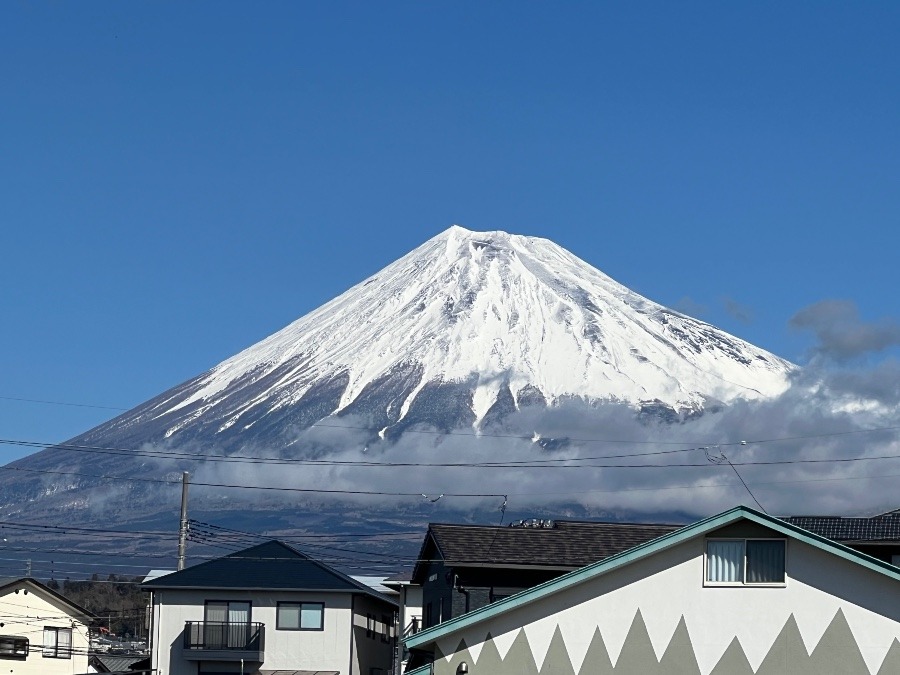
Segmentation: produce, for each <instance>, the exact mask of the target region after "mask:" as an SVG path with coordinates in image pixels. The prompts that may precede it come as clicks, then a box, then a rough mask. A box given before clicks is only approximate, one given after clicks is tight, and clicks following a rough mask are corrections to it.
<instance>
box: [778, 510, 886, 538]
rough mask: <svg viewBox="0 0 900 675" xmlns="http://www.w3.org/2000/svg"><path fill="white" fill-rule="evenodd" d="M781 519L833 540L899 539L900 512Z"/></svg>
mask: <svg viewBox="0 0 900 675" xmlns="http://www.w3.org/2000/svg"><path fill="white" fill-rule="evenodd" d="M782 520H784V521H785V522H788V523H791V524H792V525H796V526H797V527H802V528H803V529H804V530H809V531H810V532H815V533H816V534H818V535H821V536H823V537H828V538H829V539H834V540H835V541H900V513H889V514H885V515H882V516H875V517H873V518H841V517H839V516H789V517H787V518H782Z"/></svg>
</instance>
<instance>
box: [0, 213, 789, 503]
mask: <svg viewBox="0 0 900 675" xmlns="http://www.w3.org/2000/svg"><path fill="white" fill-rule="evenodd" d="M795 369H796V367H795V366H794V365H793V364H791V363H789V362H788V361H785V360H784V359H781V358H779V357H777V356H775V355H773V354H771V353H769V352H766V351H764V350H762V349H759V348H757V347H755V346H753V345H751V344H749V343H747V342H745V341H744V340H741V339H739V338H737V337H734V336H732V335H729V334H728V333H725V332H723V331H721V330H719V329H717V328H715V327H714V326H711V325H710V324H707V323H705V322H703V321H699V320H697V319H693V318H691V317H689V316H686V315H684V314H682V313H679V312H676V311H673V310H671V309H667V308H665V307H663V306H661V305H659V304H657V303H655V302H653V301H651V300H648V299H647V298H644V297H642V296H640V295H638V294H637V293H635V292H633V291H631V290H629V289H628V288H626V287H624V286H623V285H621V284H619V283H617V282H616V281H614V280H613V279H611V278H610V277H608V276H606V275H605V274H603V273H602V272H600V271H598V270H597V269H595V268H593V267H592V266H590V265H589V264H587V263H586V262H584V261H583V260H581V259H579V258H577V257H576V256H574V255H573V254H571V253H569V252H568V251H566V250H565V249H563V248H561V247H560V246H558V245H556V244H554V243H553V242H551V241H549V240H547V239H541V238H536V237H526V236H519V235H513V234H507V233H505V232H472V231H469V230H466V229H464V228H462V227H457V226H454V227H451V228H450V229H448V230H446V231H444V232H442V233H441V234H439V235H437V236H436V237H434V238H432V239H430V240H428V241H427V242H425V243H424V244H422V245H421V246H419V247H418V248H416V249H415V250H413V251H411V252H410V253H408V254H407V255H405V256H403V257H402V258H400V259H399V260H397V261H396V262H394V263H392V264H390V265H388V266H387V267H385V268H384V269H383V270H381V271H380V272H378V273H377V274H375V275H373V276H371V277H370V278H368V279H365V280H364V281H362V282H360V283H359V284H357V285H356V286H354V287H352V288H350V289H349V290H348V291H346V292H345V293H343V294H342V295H340V296H338V297H337V298H335V299H334V300H332V301H330V302H328V303H326V304H325V305H323V306H321V307H320V308H318V309H316V310H314V311H313V312H310V313H309V314H307V315H306V316H304V317H302V318H300V319H298V320H297V321H295V322H294V323H292V324H290V325H288V326H287V327H285V328H284V329H282V330H280V331H279V332H277V333H275V334H274V335H271V336H270V337H268V338H266V339H264V340H262V341H261V342H259V343H257V344H255V345H253V346H251V347H248V348H247V349H245V350H244V351H242V352H240V353H239V354H236V355H235V356H233V357H231V358H229V359H227V360H225V361H223V362H222V363H220V364H218V365H217V366H215V367H213V368H212V369H210V370H209V371H207V372H205V373H203V374H201V375H198V376H197V377H195V378H193V379H191V380H189V381H187V382H185V383H183V384H180V385H178V386H176V387H174V388H172V389H170V390H169V391H166V392H164V393H162V394H160V395H159V396H156V397H155V398H153V399H151V400H149V401H147V402H146V403H143V404H141V405H139V406H137V407H136V408H134V409H132V410H130V411H128V412H126V413H124V414H123V415H120V416H119V417H116V418H115V419H113V420H110V421H109V422H107V423H104V424H102V425H100V426H98V427H96V428H94V429H92V430H90V431H87V432H86V433H84V434H82V435H80V436H78V437H76V438H74V439H72V440H71V441H70V442H69V443H67V444H63V446H62V447H55V448H49V449H47V450H44V451H42V452H39V453H36V454H35V455H31V456H29V457H26V458H24V459H22V460H19V461H18V462H15V463H14V464H13V465H10V466H11V467H17V468H22V469H28V468H32V469H40V470H48V469H59V468H60V467H69V468H70V467H72V466H73V465H75V466H78V465H85V464H87V463H89V464H90V468H92V469H93V470H94V471H95V472H96V470H98V469H100V470H110V469H111V468H115V469H116V471H117V473H118V474H119V475H122V472H123V468H126V467H125V465H126V464H127V463H128V462H133V463H134V465H135V466H134V467H132V468H134V469H135V470H137V469H138V468H139V467H140V466H141V461H142V460H141V458H140V457H139V456H135V457H133V458H127V457H126V458H123V457H122V455H121V454H119V455H116V456H100V457H94V456H86V455H84V454H77V453H75V452H73V451H72V450H71V449H67V448H66V447H65V446H66V445H69V446H77V445H80V446H94V447H97V446H101V447H105V448H116V449H124V450H125V451H126V452H127V450H128V449H135V450H136V449H139V448H141V447H146V446H148V445H150V446H153V447H167V448H179V449H184V450H187V451H189V452H199V453H202V452H208V451H209V450H210V449H213V448H214V449H215V450H216V451H217V452H220V451H222V452H225V453H232V452H237V451H239V450H240V449H242V448H266V449H268V450H269V451H275V452H279V453H287V454H292V453H293V454H296V453H297V452H299V450H297V449H296V446H294V447H292V443H293V441H294V440H295V439H296V437H297V434H298V433H300V432H302V431H303V430H305V429H309V428H310V427H313V426H314V425H316V424H317V423H319V422H322V421H323V420H327V419H331V420H334V421H339V420H340V418H347V417H350V416H352V418H351V419H353V420H354V421H355V422H356V423H357V424H358V425H361V426H362V427H364V428H365V429H367V430H370V431H371V437H372V439H373V440H375V441H377V440H378V437H379V436H380V437H381V438H382V439H385V438H387V439H391V438H397V437H399V436H401V435H402V434H403V433H404V431H405V430H408V429H411V428H413V427H421V428H429V429H435V430H439V431H440V430H451V429H460V428H462V429H468V430H469V432H471V433H473V434H478V433H479V432H480V431H482V430H485V429H488V428H490V426H491V425H493V424H495V423H500V422H502V420H503V418H504V416H506V415H509V414H512V413H515V412H516V411H521V410H523V409H530V408H533V407H535V406H538V407H546V408H553V407H554V406H557V405H560V404H562V403H564V402H566V401H571V400H573V399H574V400H577V401H580V402H581V403H583V404H586V405H588V406H598V405H602V404H604V403H608V402H614V403H617V404H619V405H626V406H630V407H631V408H633V409H634V410H635V412H636V413H637V412H638V411H651V412H652V413H653V414H662V415H663V416H664V417H667V418H668V419H670V420H677V419H684V418H685V417H686V416H692V415H697V414H702V412H703V411H704V410H705V409H709V408H710V407H719V406H722V405H728V404H729V403H730V402H733V401H735V400H737V399H759V398H767V397H774V396H777V395H778V394H780V393H782V392H783V391H784V390H785V389H786V388H787V387H788V386H789V382H790V377H791V374H792V372H794V370H795ZM4 473H5V475H4V476H2V477H0V494H2V495H3V496H4V498H0V502H2V503H0V508H5V509H6V510H7V511H10V509H13V510H19V509H20V508H21V504H22V503H24V502H26V501H27V502H30V503H32V504H34V502H41V501H46V502H47V504H48V506H49V503H50V502H51V501H52V502H54V503H56V504H57V505H58V506H61V505H62V504H64V503H65V504H69V505H72V506H78V505H79V504H80V503H81V501H80V498H76V496H75V495H77V494H79V493H78V490H80V489H87V488H86V487H85V485H86V483H85V481H83V480H78V481H71V480H69V483H68V485H67V486H65V487H60V486H57V485H54V484H53V483H52V479H51V478H47V477H46V476H38V477H26V475H25V474H22V473H17V472H12V471H11V472H4ZM11 474H17V475H11ZM29 508H32V507H29Z"/></svg>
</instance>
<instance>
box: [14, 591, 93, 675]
mask: <svg viewBox="0 0 900 675" xmlns="http://www.w3.org/2000/svg"><path fill="white" fill-rule="evenodd" d="M93 619H94V616H93V614H91V613H90V612H88V611H87V610H86V609H84V608H82V607H79V606H78V605H76V604H74V603H72V602H70V601H69V600H66V599H65V598H64V597H62V596H61V595H59V594H58V593H56V592H55V591H53V590H51V589H49V588H47V587H46V586H44V585H43V584H42V583H40V582H38V581H35V580H34V579H30V578H15V579H3V580H0V673H4V674H7V673H8V674H9V675H72V674H73V673H86V672H87V671H88V648H89V645H90V640H89V636H88V628H89V626H90V624H91V621H92V620H93Z"/></svg>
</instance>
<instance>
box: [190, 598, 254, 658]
mask: <svg viewBox="0 0 900 675" xmlns="http://www.w3.org/2000/svg"><path fill="white" fill-rule="evenodd" d="M203 615H204V617H203V638H202V641H203V644H205V645H206V646H207V648H208V649H234V648H235V647H236V646H238V645H245V644H247V643H248V642H249V641H250V632H251V629H250V603H249V602H246V601H243V600H210V601H208V602H207V603H206V607H205V608H204V611H203Z"/></svg>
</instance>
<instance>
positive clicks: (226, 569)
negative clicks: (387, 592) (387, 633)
mask: <svg viewBox="0 0 900 675" xmlns="http://www.w3.org/2000/svg"><path fill="white" fill-rule="evenodd" d="M142 586H143V587H144V588H147V589H153V588H208V589H232V588H234V589H250V590H292V591H334V592H338V593H340V592H346V593H361V594H366V595H370V596H372V597H375V598H378V599H380V600H384V601H385V602H389V603H391V604H394V605H395V604H396V603H395V602H394V601H393V600H391V599H389V598H386V597H385V596H383V595H381V594H380V593H377V592H376V591H374V590H373V589H371V588H369V587H368V586H366V585H365V584H361V583H359V582H358V581H355V580H353V579H351V578H350V577H348V576H347V575H346V574H343V573H341V572H339V571H338V570H336V569H334V568H332V567H329V566H328V565H326V564H325V563H322V562H319V561H317V560H314V559H313V558H310V557H309V556H307V555H305V554H304V553H301V552H300V551H298V550H297V549H295V548H293V547H291V546H289V545H288V544H285V543H284V542H280V541H275V540H273V541H269V542H266V543H264V544H260V545H258V546H253V547H251V548H247V549H244V550H243V551H237V552H236V553H231V554H229V555H226V556H223V557H221V558H216V559H215V560H210V561H208V562H205V563H200V564H199V565H194V566H193V567H188V568H186V569H183V570H181V571H180V572H174V573H172V574H166V575H165V576H161V577H157V578H155V579H153V580H151V581H146V582H144V583H143V584H142Z"/></svg>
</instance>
